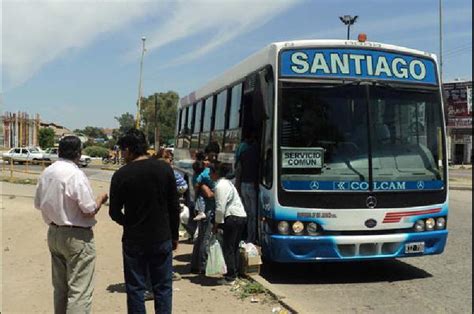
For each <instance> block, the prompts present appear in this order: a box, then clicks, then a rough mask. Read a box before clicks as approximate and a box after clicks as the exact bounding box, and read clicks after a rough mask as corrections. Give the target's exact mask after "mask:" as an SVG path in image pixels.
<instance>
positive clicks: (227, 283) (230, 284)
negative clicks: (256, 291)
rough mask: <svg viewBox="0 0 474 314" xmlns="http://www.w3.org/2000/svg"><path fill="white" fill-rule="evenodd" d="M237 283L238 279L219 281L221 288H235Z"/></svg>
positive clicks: (222, 279)
mask: <svg viewBox="0 0 474 314" xmlns="http://www.w3.org/2000/svg"><path fill="white" fill-rule="evenodd" d="M236 282H237V280H236V279H230V280H229V279H226V278H221V279H219V280H218V281H217V284H218V285H221V286H233V285H234V284H235V283H236Z"/></svg>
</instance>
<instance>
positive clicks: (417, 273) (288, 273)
mask: <svg viewBox="0 0 474 314" xmlns="http://www.w3.org/2000/svg"><path fill="white" fill-rule="evenodd" d="M262 266H263V267H262V269H261V272H260V275H261V276H262V277H264V278H265V279H266V280H267V281H268V282H270V283H278V284H344V283H371V282H394V281H404V280H413V279H422V278H429V277H432V275H431V274H430V273H428V272H426V271H424V270H423V269H420V268H418V267H415V266H412V265H410V264H407V263H404V262H401V261H399V260H388V261H364V262H340V263H311V264H308V263H300V264H279V263H272V264H270V265H269V264H264V265H262Z"/></svg>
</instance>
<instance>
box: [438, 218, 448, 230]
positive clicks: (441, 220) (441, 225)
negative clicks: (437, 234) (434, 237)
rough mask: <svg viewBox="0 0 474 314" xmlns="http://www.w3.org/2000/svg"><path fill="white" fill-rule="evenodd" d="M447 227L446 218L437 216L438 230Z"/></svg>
mask: <svg viewBox="0 0 474 314" xmlns="http://www.w3.org/2000/svg"><path fill="white" fill-rule="evenodd" d="M444 228H446V218H444V217H438V218H436V230H441V229H444Z"/></svg>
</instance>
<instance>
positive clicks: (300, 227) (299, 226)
mask: <svg viewBox="0 0 474 314" xmlns="http://www.w3.org/2000/svg"><path fill="white" fill-rule="evenodd" d="M292 228H293V232H294V233H295V234H301V233H303V231H304V224H303V223H302V222H301V221H295V222H294V223H293V226H292Z"/></svg>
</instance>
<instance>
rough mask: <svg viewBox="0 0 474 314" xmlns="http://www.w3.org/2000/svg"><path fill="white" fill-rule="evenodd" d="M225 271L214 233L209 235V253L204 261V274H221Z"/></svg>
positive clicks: (219, 247)
mask: <svg viewBox="0 0 474 314" xmlns="http://www.w3.org/2000/svg"><path fill="white" fill-rule="evenodd" d="M225 273H227V266H226V264H225V260H224V254H222V248H221V245H220V244H219V241H217V238H216V236H215V235H213V236H212V237H211V241H210V244H209V254H208V256H207V262H206V276H210V277H213V276H221V275H224V274H225Z"/></svg>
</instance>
